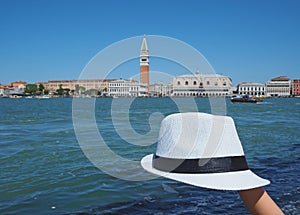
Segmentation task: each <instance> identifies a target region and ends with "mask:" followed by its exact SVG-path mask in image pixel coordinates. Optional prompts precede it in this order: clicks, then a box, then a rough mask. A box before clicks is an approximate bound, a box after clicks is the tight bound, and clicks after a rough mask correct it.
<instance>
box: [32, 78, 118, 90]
mask: <svg viewBox="0 0 300 215" xmlns="http://www.w3.org/2000/svg"><path fill="white" fill-rule="evenodd" d="M110 81H112V80H110V79H94V80H92V79H91V80H50V81H48V82H39V83H36V84H43V85H44V86H45V89H47V90H49V91H50V92H55V91H56V90H58V89H59V88H60V86H61V87H62V88H64V89H70V90H74V91H87V90H99V91H102V90H106V89H108V84H109V82H110Z"/></svg>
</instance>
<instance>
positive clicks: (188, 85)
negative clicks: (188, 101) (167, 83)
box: [171, 73, 232, 97]
mask: <svg viewBox="0 0 300 215" xmlns="http://www.w3.org/2000/svg"><path fill="white" fill-rule="evenodd" d="M172 85H173V92H172V93H171V96H196V97H197V96H200V97H207V96H228V95H230V94H231V93H232V92H231V87H232V82H231V79H230V77H227V76H223V75H218V74H199V73H197V74H194V75H182V76H177V77H174V78H173V80H172Z"/></svg>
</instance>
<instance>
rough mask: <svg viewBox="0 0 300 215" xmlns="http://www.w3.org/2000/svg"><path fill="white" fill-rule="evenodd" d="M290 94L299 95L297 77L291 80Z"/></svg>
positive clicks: (299, 88)
mask: <svg viewBox="0 0 300 215" xmlns="http://www.w3.org/2000/svg"><path fill="white" fill-rule="evenodd" d="M292 95H293V96H300V80H299V79H298V80H293V81H292Z"/></svg>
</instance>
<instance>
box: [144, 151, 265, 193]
mask: <svg viewBox="0 0 300 215" xmlns="http://www.w3.org/2000/svg"><path fill="white" fill-rule="evenodd" d="M152 161H153V154H150V155H147V156H145V157H143V159H142V160H141V165H142V167H143V168H144V169H145V170H146V171H148V172H150V173H153V174H155V175H158V176H162V177H165V178H169V179H172V180H176V181H180V182H183V183H186V184H190V185H194V186H197V187H204V188H210V189H217V190H248V189H252V188H257V187H262V186H265V185H268V184H270V181H268V180H266V179H263V178H261V177H259V176H257V175H255V174H254V173H253V172H252V171H251V170H244V171H234V172H224V173H209V174H202V173H201V174H186V173H184V174H181V173H168V172H163V171H160V170H157V169H155V168H153V166H152Z"/></svg>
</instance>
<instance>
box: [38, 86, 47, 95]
mask: <svg viewBox="0 0 300 215" xmlns="http://www.w3.org/2000/svg"><path fill="white" fill-rule="evenodd" d="M44 90H45V87H44V85H42V84H39V87H38V91H39V92H40V93H42V94H44Z"/></svg>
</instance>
